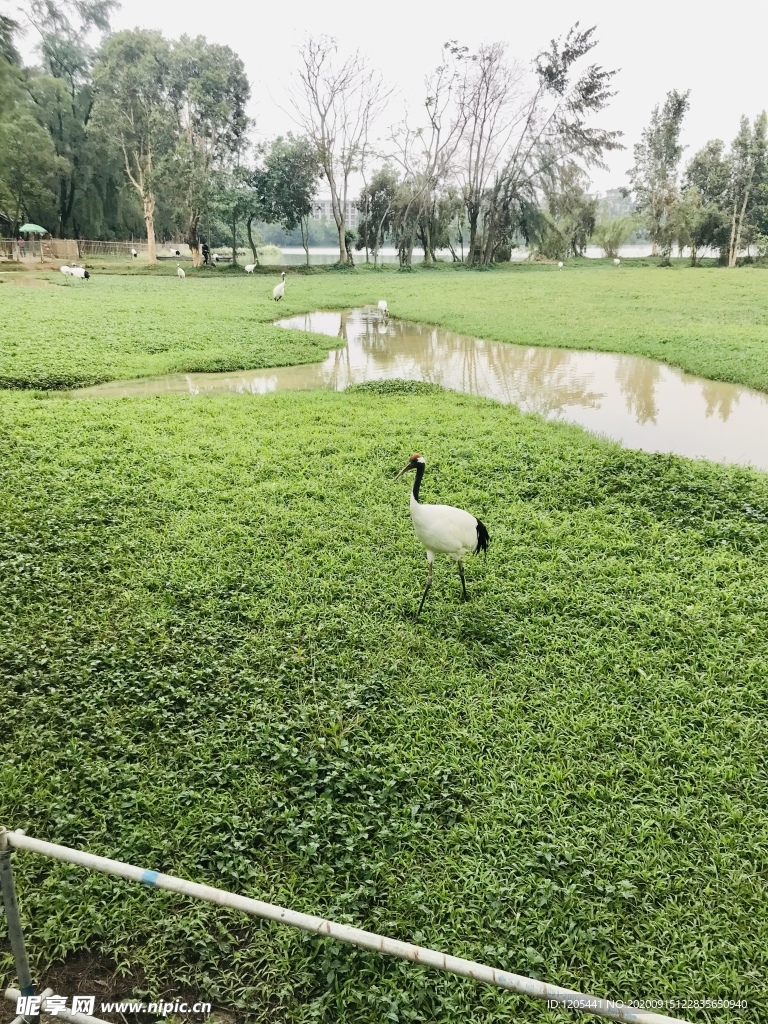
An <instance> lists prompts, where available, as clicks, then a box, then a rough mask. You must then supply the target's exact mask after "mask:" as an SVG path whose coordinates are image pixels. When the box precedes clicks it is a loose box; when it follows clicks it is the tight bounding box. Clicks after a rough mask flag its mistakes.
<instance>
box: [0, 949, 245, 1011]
mask: <svg viewBox="0 0 768 1024" xmlns="http://www.w3.org/2000/svg"><path fill="white" fill-rule="evenodd" d="M34 980H35V984H36V989H37V991H38V992H42V991H43V990H44V989H46V988H52V989H53V991H54V992H55V993H56V995H61V996H66V997H67V1009H71V1008H72V996H73V995H84V996H94V997H95V999H96V1004H95V1007H94V1010H93V1013H92V1014H91V1016H94V1017H98V1018H100V1019H102V1020H106V1021H110V1022H113V1024H154V1022H155V1021H164V1022H165V1024H203V1022H206V1024H236V1022H237V1021H238V1019H239V1018H238V1016H237V1015H236V1014H233V1013H231V1012H229V1011H228V1010H226V1009H223V1008H219V1007H217V1006H213V1007H212V1012H211V1014H210V1015H208V1014H201V1013H197V1014H192V1013H187V1014H185V1013H181V1012H179V1013H169V1014H168V1015H167V1016H163V1015H162V1014H155V1013H131V1012H107V1011H104V1010H102V1009H101V1004H102V1003H115V1002H142V1003H145V1004H146V1003H149V1002H150V1001H151V1000H152V999H153V998H157V999H160V998H165V999H166V1000H167V1001H168V1002H170V1001H171V999H173V1000H174V1001H177V1002H179V1003H187V1004H188V1005H193V1004H194V1003H201V1002H208V1001H209V997H208V996H206V995H204V994H203V995H201V994H200V993H199V992H193V991H191V990H188V989H182V988H180V987H179V986H178V985H177V984H171V985H170V986H169V991H168V992H165V993H161V994H160V995H158V994H157V993H153V994H152V995H151V996H147V995H145V993H146V989H147V983H146V979H145V977H144V975H143V973H142V972H141V971H134V972H131V973H130V974H118V973H117V972H116V970H115V965H114V964H113V963H111V962H110V961H109V960H107V959H106V958H101V957H98V956H95V955H93V954H90V953H79V954H77V955H75V956H71V957H69V958H68V959H67V960H66V961H65V962H64V963H61V964H56V965H54V966H52V967H50V968H49V969H48V970H46V971H44V972H43V973H42V975H41V976H40V977H37V976H34ZM8 984H9V986H12V987H14V988H15V987H16V985H17V981H16V979H15V978H13V980H12V981H10V982H9V983H8ZM15 1016H16V1007H15V1005H14V1004H13V1003H11V1002H9V1001H8V1000H6V999H2V998H0V1024H10V1022H11V1021H12V1020H13V1019H14V1018H15ZM55 1019H56V1018H55V1017H49V1016H46V1017H43V1018H41V1024H51V1021H54V1020H55Z"/></svg>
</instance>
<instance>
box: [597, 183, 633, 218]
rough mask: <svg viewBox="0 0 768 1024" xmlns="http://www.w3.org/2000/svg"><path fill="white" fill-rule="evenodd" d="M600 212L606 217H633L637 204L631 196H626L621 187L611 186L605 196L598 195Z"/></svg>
mask: <svg viewBox="0 0 768 1024" xmlns="http://www.w3.org/2000/svg"><path fill="white" fill-rule="evenodd" d="M597 199H598V202H599V204H600V213H601V214H603V215H604V216H606V217H631V216H632V214H633V213H634V212H635V204H634V202H633V200H632V197H631V196H625V195H624V194H623V190H622V189H620V188H609V189H608V190H607V191H606V193H605V195H604V196H600V195H599V196H598V197H597Z"/></svg>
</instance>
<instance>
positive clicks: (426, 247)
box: [423, 217, 434, 265]
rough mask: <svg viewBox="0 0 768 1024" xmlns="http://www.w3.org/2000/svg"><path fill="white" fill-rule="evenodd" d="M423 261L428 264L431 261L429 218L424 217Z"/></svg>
mask: <svg viewBox="0 0 768 1024" xmlns="http://www.w3.org/2000/svg"><path fill="white" fill-rule="evenodd" d="M423 242H424V263H425V264H426V265H429V264H430V263H433V262H434V261H433V259H432V234H431V232H430V230H429V218H428V217H425V218H424V238H423Z"/></svg>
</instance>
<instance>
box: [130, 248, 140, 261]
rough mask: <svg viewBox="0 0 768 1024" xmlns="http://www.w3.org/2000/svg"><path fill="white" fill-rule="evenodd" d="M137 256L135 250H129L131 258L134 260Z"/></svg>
mask: <svg viewBox="0 0 768 1024" xmlns="http://www.w3.org/2000/svg"><path fill="white" fill-rule="evenodd" d="M138 255H139V254H138V253H137V252H136V250H135V249H131V256H133V258H134V259H136V257H137V256H138Z"/></svg>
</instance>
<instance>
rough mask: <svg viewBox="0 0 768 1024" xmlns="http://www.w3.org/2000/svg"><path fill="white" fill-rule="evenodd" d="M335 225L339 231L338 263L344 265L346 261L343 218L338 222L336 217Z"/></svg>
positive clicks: (345, 233)
mask: <svg viewBox="0 0 768 1024" xmlns="http://www.w3.org/2000/svg"><path fill="white" fill-rule="evenodd" d="M336 227H337V228H338V231H339V263H341V264H344V265H346V263H347V238H346V235H347V232H346V229H345V227H344V219H343V218H342V221H341V223H339V220H338V218H337V219H336Z"/></svg>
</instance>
